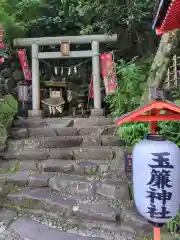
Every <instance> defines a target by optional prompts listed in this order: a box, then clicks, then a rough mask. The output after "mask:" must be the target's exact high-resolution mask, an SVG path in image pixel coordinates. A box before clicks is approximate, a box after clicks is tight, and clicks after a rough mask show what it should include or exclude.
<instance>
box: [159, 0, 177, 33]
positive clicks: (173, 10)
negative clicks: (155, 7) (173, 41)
mask: <svg viewBox="0 0 180 240" xmlns="http://www.w3.org/2000/svg"><path fill="white" fill-rule="evenodd" d="M178 28H180V0H172V2H171V4H170V6H169V8H168V11H167V13H166V16H165V18H164V20H163V22H162V24H161V26H160V27H159V28H156V34H157V35H161V34H163V33H166V32H169V31H172V30H175V29H178Z"/></svg>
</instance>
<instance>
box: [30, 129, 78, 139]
mask: <svg viewBox="0 0 180 240" xmlns="http://www.w3.org/2000/svg"><path fill="white" fill-rule="evenodd" d="M28 134H29V136H30V137H53V136H76V135H77V129H76V128H73V127H63V128H28Z"/></svg>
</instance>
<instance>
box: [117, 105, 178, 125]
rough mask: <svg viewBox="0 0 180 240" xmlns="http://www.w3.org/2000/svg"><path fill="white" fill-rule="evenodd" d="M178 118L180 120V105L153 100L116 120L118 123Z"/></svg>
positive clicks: (175, 119)
mask: <svg viewBox="0 0 180 240" xmlns="http://www.w3.org/2000/svg"><path fill="white" fill-rule="evenodd" d="M177 120H180V106H177V105H176V104H174V103H172V102H168V101H153V102H152V103H150V104H148V105H146V106H142V107H140V108H137V109H136V110H134V111H133V112H130V113H128V114H125V115H123V116H121V117H120V118H119V119H118V120H116V124H117V125H119V124H123V123H127V122H151V123H153V122H157V121H177Z"/></svg>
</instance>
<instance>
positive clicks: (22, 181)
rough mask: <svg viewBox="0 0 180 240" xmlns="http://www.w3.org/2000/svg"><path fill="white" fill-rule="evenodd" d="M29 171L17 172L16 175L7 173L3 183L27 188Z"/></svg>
mask: <svg viewBox="0 0 180 240" xmlns="http://www.w3.org/2000/svg"><path fill="white" fill-rule="evenodd" d="M29 176H30V172H29V171H24V172H18V173H8V174H6V176H5V181H6V183H8V184H13V185H14V184H15V185H18V186H20V187H24V186H27V185H28V183H29Z"/></svg>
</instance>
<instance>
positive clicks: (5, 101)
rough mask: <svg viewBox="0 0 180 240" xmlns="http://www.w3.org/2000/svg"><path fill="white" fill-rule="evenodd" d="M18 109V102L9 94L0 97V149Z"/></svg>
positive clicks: (3, 144)
mask: <svg viewBox="0 0 180 240" xmlns="http://www.w3.org/2000/svg"><path fill="white" fill-rule="evenodd" d="M17 111H18V103H17V101H16V100H15V99H14V97H13V96H12V95H10V94H8V95H6V96H4V97H3V98H1V101H0V150H2V149H3V148H4V147H5V144H6V141H7V137H8V131H9V130H10V128H11V126H12V123H13V119H14V117H15V115H16V113H17Z"/></svg>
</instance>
